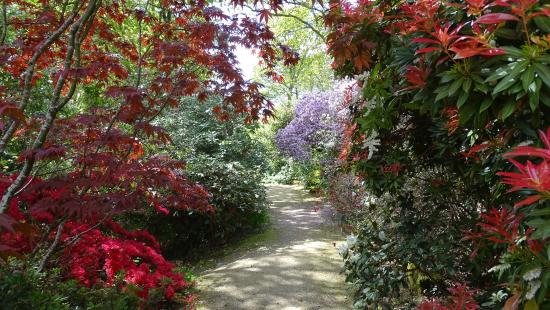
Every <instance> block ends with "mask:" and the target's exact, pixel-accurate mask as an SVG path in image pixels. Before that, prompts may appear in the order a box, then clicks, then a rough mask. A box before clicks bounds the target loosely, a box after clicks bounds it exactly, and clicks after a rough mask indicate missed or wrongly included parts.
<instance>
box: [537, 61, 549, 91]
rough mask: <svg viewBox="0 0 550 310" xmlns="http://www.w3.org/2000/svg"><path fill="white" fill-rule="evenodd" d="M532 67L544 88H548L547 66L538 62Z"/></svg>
mask: <svg viewBox="0 0 550 310" xmlns="http://www.w3.org/2000/svg"><path fill="white" fill-rule="evenodd" d="M533 66H535V71H536V72H537V74H538V75H539V77H540V78H541V79H542V81H543V82H544V84H546V86H550V69H549V68H548V67H547V66H545V65H543V64H541V63H538V62H534V63H533Z"/></svg>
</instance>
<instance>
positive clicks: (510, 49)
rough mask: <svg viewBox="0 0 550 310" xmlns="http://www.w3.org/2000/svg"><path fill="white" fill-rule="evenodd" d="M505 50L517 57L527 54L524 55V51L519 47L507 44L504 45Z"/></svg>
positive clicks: (507, 53)
mask: <svg viewBox="0 0 550 310" xmlns="http://www.w3.org/2000/svg"><path fill="white" fill-rule="evenodd" d="M503 49H504V51H505V52H506V55H510V56H514V57H516V58H523V57H525V55H523V51H522V50H521V49H519V48H517V47H513V46H505V47H503Z"/></svg>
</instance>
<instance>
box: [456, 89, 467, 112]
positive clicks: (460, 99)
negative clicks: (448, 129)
mask: <svg viewBox="0 0 550 310" xmlns="http://www.w3.org/2000/svg"><path fill="white" fill-rule="evenodd" d="M468 96H469V94H468V93H467V92H461V93H460V96H459V97H458V101H457V102H456V106H457V108H459V109H460V107H461V106H462V105H463V104H464V103H465V102H466V100H467V99H468Z"/></svg>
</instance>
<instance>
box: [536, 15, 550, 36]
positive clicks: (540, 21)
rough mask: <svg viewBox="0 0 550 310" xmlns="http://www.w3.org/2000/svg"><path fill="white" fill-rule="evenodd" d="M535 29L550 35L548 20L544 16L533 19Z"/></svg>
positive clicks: (549, 20)
mask: <svg viewBox="0 0 550 310" xmlns="http://www.w3.org/2000/svg"><path fill="white" fill-rule="evenodd" d="M533 20H534V21H535V24H536V25H537V27H539V28H540V29H541V30H542V31H544V32H546V33H550V18H548V17H546V16H537V17H535V18H533Z"/></svg>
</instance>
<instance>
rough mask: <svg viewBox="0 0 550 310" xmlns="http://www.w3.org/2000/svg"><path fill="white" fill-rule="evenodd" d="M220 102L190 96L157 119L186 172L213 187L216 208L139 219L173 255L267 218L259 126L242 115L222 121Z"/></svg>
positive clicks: (248, 229) (256, 225) (220, 240)
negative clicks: (209, 211)
mask: <svg viewBox="0 0 550 310" xmlns="http://www.w3.org/2000/svg"><path fill="white" fill-rule="evenodd" d="M219 102H220V100H219V99H215V98H213V99H211V100H207V101H206V102H203V103H198V102H196V99H193V98H189V99H186V100H184V102H183V104H182V105H181V106H180V107H179V108H178V109H177V110H172V111H170V113H167V115H166V116H163V117H161V118H159V119H158V121H157V122H158V123H159V124H163V125H164V127H165V128H166V130H168V131H169V132H170V133H171V137H172V143H171V145H170V147H168V148H167V150H166V151H167V152H169V154H170V155H171V157H173V158H176V159H180V160H185V161H186V163H187V166H186V169H185V173H186V175H187V176H188V177H189V179H191V180H193V181H195V182H198V183H200V184H202V185H203V186H204V187H205V188H206V190H208V192H209V194H210V201H209V202H210V204H211V205H212V206H213V207H214V208H215V212H214V213H212V214H204V213H200V212H193V211H190V212H179V211H174V212H170V215H169V216H168V217H166V216H163V215H161V214H158V213H151V214H149V216H151V218H148V219H147V220H145V221H144V220H143V218H142V217H141V216H139V217H138V218H137V222H138V223H139V222H141V223H146V225H147V228H148V229H149V231H151V232H152V233H153V234H155V235H156V236H157V237H158V238H159V242H160V243H161V245H162V247H163V249H164V250H165V252H166V254H167V255H169V256H174V255H176V254H177V256H178V257H186V256H188V255H189V254H192V253H191V252H193V251H194V250H197V249H200V248H203V249H208V248H210V247H211V246H213V245H220V244H223V243H225V242H227V241H228V240H230V239H231V238H235V237H238V236H241V235H242V234H243V233H246V232H252V231H255V230H258V229H260V228H261V227H263V225H264V224H265V223H266V221H267V219H268V218H267V209H266V205H267V201H266V193H265V188H264V186H263V185H262V179H263V176H264V174H265V172H266V167H265V162H266V159H265V158H264V156H265V154H264V150H263V148H262V147H261V144H258V143H256V141H254V140H252V138H251V132H252V131H253V130H254V129H255V128H256V127H257V125H246V124H244V122H243V121H244V119H243V117H240V116H238V115H231V118H230V119H229V120H227V121H225V122H219V121H218V120H217V119H216V116H215V114H214V113H213V111H212V108H213V107H214V106H216V105H217V104H219ZM237 234H238V235H237Z"/></svg>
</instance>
